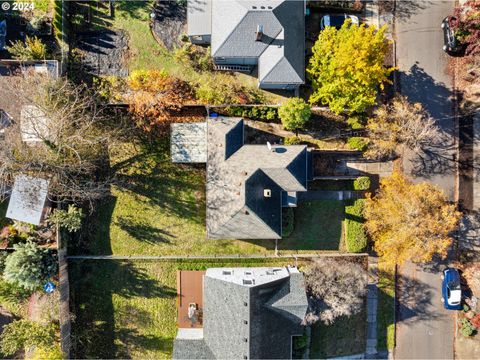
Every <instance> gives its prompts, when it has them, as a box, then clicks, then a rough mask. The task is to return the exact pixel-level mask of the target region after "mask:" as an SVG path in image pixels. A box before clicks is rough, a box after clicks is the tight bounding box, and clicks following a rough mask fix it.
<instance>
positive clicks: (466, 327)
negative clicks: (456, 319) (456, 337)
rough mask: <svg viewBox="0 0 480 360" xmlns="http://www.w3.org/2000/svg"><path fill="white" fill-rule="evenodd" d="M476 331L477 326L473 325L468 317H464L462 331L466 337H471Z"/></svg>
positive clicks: (461, 324) (461, 323) (461, 325)
mask: <svg viewBox="0 0 480 360" xmlns="http://www.w3.org/2000/svg"><path fill="white" fill-rule="evenodd" d="M474 332H475V327H474V326H473V325H472V323H471V322H470V321H469V320H468V319H466V318H463V319H462V320H461V322H460V333H461V334H462V335H463V336H465V337H470V336H472V335H473V333H474Z"/></svg>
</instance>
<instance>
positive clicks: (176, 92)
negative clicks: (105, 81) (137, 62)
mask: <svg viewBox="0 0 480 360" xmlns="http://www.w3.org/2000/svg"><path fill="white" fill-rule="evenodd" d="M127 86H128V91H127V93H126V96H125V97H126V100H127V101H128V103H129V105H130V112H131V113H132V114H133V116H134V118H135V122H136V124H137V126H139V127H140V128H142V129H143V130H144V131H147V132H151V131H153V130H160V131H161V130H165V129H167V128H168V127H167V126H166V125H169V124H170V123H172V122H178V121H187V120H188V119H185V118H184V117H182V107H183V106H184V105H185V104H187V103H190V102H193V99H194V94H193V91H192V89H191V87H190V85H189V84H188V83H187V82H185V81H183V80H180V79H178V78H174V77H172V76H169V75H168V74H167V73H166V72H164V71H158V70H139V71H134V72H132V74H131V75H130V76H129V78H128V79H127Z"/></svg>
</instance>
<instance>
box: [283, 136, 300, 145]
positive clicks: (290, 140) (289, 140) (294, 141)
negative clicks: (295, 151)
mask: <svg viewBox="0 0 480 360" xmlns="http://www.w3.org/2000/svg"><path fill="white" fill-rule="evenodd" d="M283 143H284V144H285V145H298V144H301V143H302V139H300V138H299V137H298V136H289V137H286V138H285V139H284V140H283Z"/></svg>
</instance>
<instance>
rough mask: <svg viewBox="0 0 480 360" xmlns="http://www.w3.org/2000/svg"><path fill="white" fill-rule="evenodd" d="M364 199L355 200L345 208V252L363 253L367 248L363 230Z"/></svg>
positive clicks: (365, 235)
mask: <svg viewBox="0 0 480 360" xmlns="http://www.w3.org/2000/svg"><path fill="white" fill-rule="evenodd" d="M364 203H365V199H357V200H355V201H353V203H351V204H350V205H347V206H345V242H346V246H347V251H348V252H351V253H359V252H363V251H365V250H366V248H367V242H368V238H367V234H366V233H365V230H364V229H363V221H364V219H363V205H364Z"/></svg>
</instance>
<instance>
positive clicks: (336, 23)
mask: <svg viewBox="0 0 480 360" xmlns="http://www.w3.org/2000/svg"><path fill="white" fill-rule="evenodd" d="M347 19H351V20H352V25H358V24H359V23H360V21H359V20H358V17H356V16H355V15H349V14H333V15H324V16H322V18H321V19H320V30H324V29H325V28H326V27H327V26H333V27H335V28H336V29H340V28H341V27H342V25H343V23H344V22H345V21H346V20H347Z"/></svg>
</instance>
